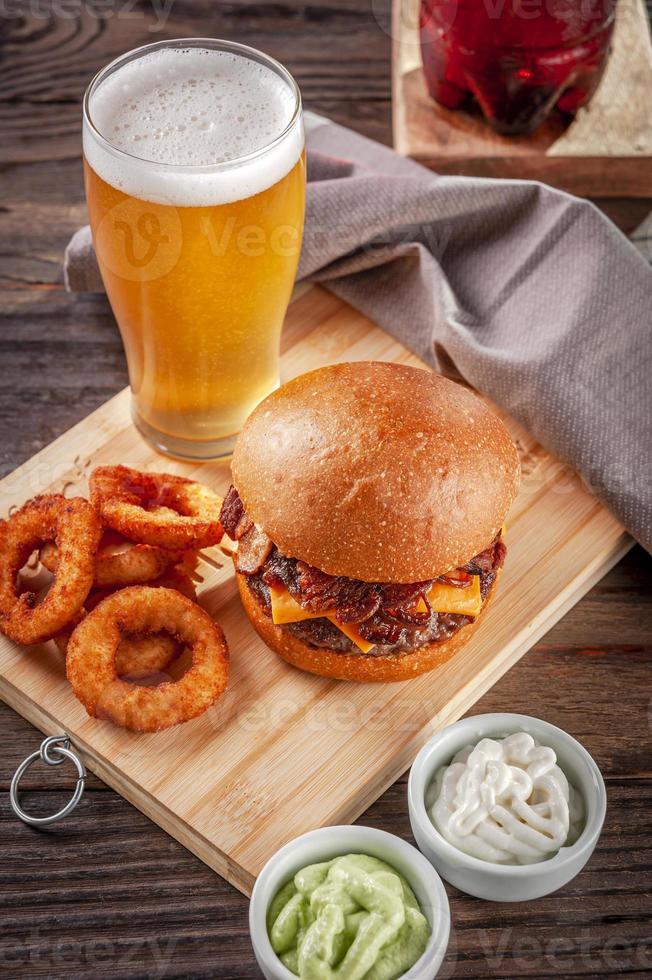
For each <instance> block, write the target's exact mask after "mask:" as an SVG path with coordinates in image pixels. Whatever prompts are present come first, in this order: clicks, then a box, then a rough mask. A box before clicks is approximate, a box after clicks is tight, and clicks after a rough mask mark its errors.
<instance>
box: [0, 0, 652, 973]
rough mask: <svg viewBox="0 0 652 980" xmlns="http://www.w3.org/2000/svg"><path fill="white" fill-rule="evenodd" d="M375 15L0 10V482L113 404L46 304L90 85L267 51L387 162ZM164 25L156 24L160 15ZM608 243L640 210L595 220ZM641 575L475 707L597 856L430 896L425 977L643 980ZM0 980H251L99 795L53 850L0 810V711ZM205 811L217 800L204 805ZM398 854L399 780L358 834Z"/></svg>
mask: <svg viewBox="0 0 652 980" xmlns="http://www.w3.org/2000/svg"><path fill="white" fill-rule="evenodd" d="M388 2H389V0H328V2H325V3H324V2H321V3H320V2H316V0H302V2H301V3H300V4H292V3H287V4H285V3H276V2H268V0H261V2H258V3H255V4H254V3H249V2H247V0H231V2H229V3H228V4H227V3H224V4H219V5H218V4H217V3H215V2H214V0H165V2H164V0H158V2H157V0H141V2H137V3H134V2H132V0H108V2H107V0H102V2H99V0H59V2H58V3H54V2H52V3H49V2H47V0H25V2H23V0H12V2H11V3H5V4H3V5H2V6H0V43H1V44H2V48H3V56H2V60H1V61H0V118H1V119H2V139H0V164H1V165H0V228H1V231H0V243H1V244H0V262H1V267H0V289H1V293H0V295H1V297H2V305H1V310H0V312H1V314H2V318H3V327H2V333H1V334H0V351H1V359H0V474H4V473H7V472H9V471H11V470H12V469H13V468H14V467H15V466H16V465H18V464H19V463H20V462H22V461H23V460H24V459H26V458H27V457H29V456H31V455H32V454H33V453H34V452H35V451H36V450H37V449H39V448H41V447H42V446H43V445H45V444H46V443H48V442H49V441H51V440H52V439H53V438H54V437H55V436H57V435H58V434H59V433H61V432H62V431H64V430H65V429H67V428H68V427H69V426H70V425H72V424H73V423H74V422H76V421H78V420H79V419H81V418H82V417H83V416H85V415H86V414H87V413H88V412H90V411H91V410H92V409H93V408H95V407H96V406H97V405H99V404H100V403H101V402H103V401H104V400H105V399H107V398H109V397H110V396H111V395H113V394H114V393H115V392H116V391H117V390H118V389H119V388H121V387H122V386H123V385H125V384H126V380H127V378H126V372H125V362H124V357H123V353H122V345H121V343H120V338H119V335H118V332H117V330H116V327H115V324H114V322H113V318H112V316H111V312H110V310H109V307H108V305H107V303H106V302H105V301H104V300H103V299H101V298H99V297H87V298H75V299H72V298H71V297H69V296H67V295H66V293H65V291H64V289H63V283H62V274H61V259H62V255H63V249H64V246H65V244H66V242H67V240H68V238H69V236H70V234H71V233H72V232H73V231H74V230H75V228H77V227H78V226H79V225H80V224H83V223H84V221H85V208H84V202H83V192H82V180H81V161H80V100H81V94H82V92H83V90H84V87H85V85H86V83H87V82H88V80H89V78H90V77H91V75H92V74H93V73H94V72H95V70H96V69H97V68H98V67H100V66H101V65H102V64H104V63H105V62H107V61H109V60H110V59H111V58H113V57H115V56H116V55H118V54H119V53H121V52H123V51H125V50H127V49H128V48H132V47H135V46H137V45H139V44H143V43H146V42H148V41H151V40H155V39H158V38H161V37H175V36H180V35H181V36H182V35H202V34H205V35H213V36H226V37H232V38H237V39H238V40H243V41H246V42H248V43H250V44H253V45H256V46H259V47H261V48H264V49H266V50H267V51H269V52H270V53H272V54H273V55H275V56H276V57H278V58H279V59H281V60H282V61H283V62H285V63H286V64H287V65H288V66H289V68H290V69H291V70H292V71H293V72H294V74H295V75H296V77H297V79H298V81H299V83H300V85H301V88H302V90H303V93H304V98H305V102H306V104H307V106H308V107H309V108H313V109H315V110H316V111H318V112H322V113H324V114H328V115H330V116H332V117H333V118H335V119H336V120H337V121H339V122H342V123H345V124H347V125H350V126H352V127H353V128H355V129H358V130H360V131H361V132H364V133H365V134H367V135H369V136H372V137H374V138H377V139H380V140H382V141H384V142H390V139H391V133H390V77H389V54H390V38H389V34H388V30H387V23H388ZM166 12H167V13H166ZM602 203H603V205H604V207H605V209H606V210H607V212H608V213H609V214H610V215H611V217H612V218H613V219H614V220H615V221H616V222H617V223H618V224H619V225H620V226H621V227H622V228H623V229H624V230H626V231H628V230H631V229H632V228H634V227H635V226H636V224H637V223H638V221H639V220H640V219H641V218H642V217H643V216H644V215H645V214H646V213H647V212H648V211H649V210H650V208H652V202H650V201H631V200H616V201H613V200H612V201H609V202H602ZM651 580H652V560H651V559H650V557H649V556H648V555H646V554H645V553H644V552H643V551H642V550H641V549H640V548H636V549H634V550H633V551H632V552H630V554H629V555H628V556H627V558H625V559H624V560H623V561H622V562H621V563H620V565H618V567H617V568H615V569H614V570H613V571H612V572H611V574H609V575H608V576H607V577H606V578H605V579H604V580H603V581H602V582H601V583H600V585H598V586H597V587H596V588H594V589H593V591H592V592H591V593H590V594H589V595H588V596H587V597H586V598H585V599H584V600H583V601H582V602H580V603H579V604H578V605H577V606H576V607H575V608H574V609H573V610H572V611H571V612H570V613H568V615H567V616H566V617H565V618H564V619H563V620H562V621H561V622H560V623H559V624H558V625H557V626H556V627H555V628H554V629H553V630H552V631H551V632H550V633H548V635H547V636H546V637H545V638H544V640H542V641H541V642H540V643H538V644H537V646H536V647H535V648H534V649H533V650H532V651H531V652H530V653H529V654H528V655H527V656H526V657H525V658H524V659H523V660H522V661H521V662H520V663H519V664H518V665H517V666H516V667H515V668H513V669H512V670H511V671H510V673H509V674H508V675H507V676H506V677H504V678H503V679H502V680H501V681H500V682H499V683H498V684H497V685H496V687H495V688H494V689H493V690H492V691H491V692H490V693H489V694H488V695H486V696H485V697H484V698H483V699H482V701H480V702H479V703H478V704H477V705H476V708H475V710H476V711H478V712H480V711H507V710H510V711H521V712H525V713H529V714H533V715H537V716H539V717H541V718H546V719H548V720H549V721H551V722H553V723H555V724H558V725H561V726H562V727H563V728H565V729H567V730H568V731H570V732H572V733H573V734H574V735H575V736H576V737H577V738H579V739H580V740H581V741H582V742H583V743H584V745H585V746H586V747H587V748H588V749H589V751H590V752H591V753H592V754H593V756H594V757H595V759H596V760H597V762H598V764H599V765H600V767H601V769H602V771H603V773H604V775H605V779H606V782H607V789H608V794H609V812H608V815H607V822H606V825H605V829H604V833H603V835H602V838H601V841H600V844H599V847H598V850H597V852H596V853H595V855H594V857H593V858H592V860H591V861H590V863H589V865H588V867H587V868H586V869H585V870H584V872H583V873H582V874H581V875H580V877H579V878H578V879H576V880H575V881H574V882H572V883H571V884H570V885H569V886H568V887H566V888H564V889H563V890H562V891H561V892H559V893H558V894H556V895H554V896H552V897H551V898H547V899H542V900H540V901H538V902H535V903H533V904H531V905H526V906H522V905H491V904H488V903H485V902H480V901H477V900H474V899H470V898H467V897H465V896H463V895H461V894H459V893H458V892H456V891H455V890H454V889H452V888H449V889H448V891H449V895H450V898H451V904H452V916H453V922H454V931H453V935H452V941H451V946H450V952H449V956H448V959H447V966H446V970H445V973H444V975H447V976H452V975H455V976H459V977H477V978H480V977H499V978H504V980H506V978H511V977H523V976H528V977H537V978H544V977H576V976H585V977H590V976H615V975H618V974H621V973H622V974H628V975H629V976H630V977H644V976H649V975H650V972H651V971H652V929H651V927H650V919H651V913H652V896H651V895H650V866H651V849H652V822H651V817H650V798H651V795H652V792H651V782H650V772H649V759H650V748H651V747H652V737H651V734H650V728H651V723H652V706H651V702H650V686H649V676H650V675H649V666H650V664H649V661H650V654H651V653H652V598H651V590H650V581H651ZM0 739H1V742H0V744H1V746H2V747H1V749H0V756H1V758H2V762H1V764H0V793H1V795H0V826H1V835H0V848H1V851H0V853H1V865H0V867H1V870H0V880H1V881H2V889H1V893H0V908H1V911H0V974H1V975H3V976H7V977H18V976H30V977H37V976H38V977H41V976H44V977H90V976H101V977H162V976H166V977H181V976H183V977H212V978H217V977H220V978H234V980H246V978H250V977H259V976H260V974H259V971H258V970H257V968H256V965H255V963H254V960H253V955H252V951H251V947H250V944H249V937H248V931H247V902H246V900H245V899H244V898H243V897H242V896H241V895H240V894H238V893H237V892H236V891H235V890H234V889H233V888H232V887H230V886H229V885H227V884H226V883H225V882H223V881H222V880H221V879H220V878H218V877H217V876H216V875H214V874H213V873H212V872H211V871H209V870H208V868H206V867H205V866H204V865H202V864H201V863H200V862H199V861H197V860H196V859H195V858H194V857H193V856H192V855H191V854H189V853H188V852H187V851H185V850H184V849H183V847H181V846H180V845H179V844H177V843H176V842H175V841H173V840H171V839H170V838H169V837H168V836H167V835H166V834H165V833H163V831H161V830H159V829H158V828H157V827H156V826H155V825H154V824H151V823H150V822H149V821H148V820H147V819H146V818H145V817H143V816H142V815H141V814H140V813H138V812H137V811H136V810H134V809H133V808H132V807H131V806H130V805H129V804H128V803H126V802H125V801H124V800H122V799H121V798H120V797H119V796H117V795H116V794H115V793H114V792H112V791H111V790H109V789H108V788H107V787H106V786H104V785H103V784H102V783H101V782H100V781H99V780H98V779H95V778H91V779H90V780H89V787H88V792H87V794H86V797H85V800H84V802H83V805H82V806H81V807H80V808H79V810H78V811H77V812H76V814H74V815H73V816H72V817H71V818H70V819H69V820H67V821H66V822H65V824H63V825H62V826H61V827H60V828H59V829H57V830H54V831H52V832H51V833H38V832H35V831H33V830H31V829H29V828H28V827H26V826H23V825H22V824H21V823H19V822H18V821H17V820H15V819H14V818H13V816H12V815H11V813H10V810H9V804H8V798H7V789H8V784H9V780H10V777H11V774H12V773H13V771H14V769H15V768H16V766H17V765H18V763H19V762H20V761H21V760H22V759H23V758H24V757H25V756H26V755H27V754H28V753H30V752H32V751H33V750H34V748H35V747H36V746H37V745H38V743H39V741H40V737H39V733H38V732H36V731H35V730H34V729H33V728H32V727H31V726H30V725H28V724H27V723H26V722H25V721H23V720H22V719H21V718H20V717H19V716H18V715H16V714H14V713H13V712H12V711H11V710H10V709H9V708H7V707H5V706H4V705H0ZM31 786H32V787H33V788H34V789H35V790H38V791H39V792H37V793H35V794H34V795H33V797H32V798H31V805H32V807H34V808H38V809H40V810H42V811H43V812H46V811H48V812H49V811H51V810H53V809H56V808H58V806H59V805H61V803H62V801H63V800H64V798H66V796H67V788H68V786H69V783H68V781H67V779H66V776H65V774H63V773H61V774H60V773H59V772H58V771H55V773H54V775H52V774H51V773H48V774H47V779H45V778H43V773H41V772H36V773H35V776H34V779H33V780H32V783H31ZM215 805H216V806H219V800H216V801H215ZM362 821H363V822H364V823H369V824H371V825H373V826H376V827H382V828H384V829H386V830H391V831H393V832H394V833H397V834H400V835H402V836H403V837H405V838H407V839H410V836H411V835H410V830H409V824H408V818H407V807H406V798H405V779H401V780H399V781H398V782H397V783H396V784H395V785H394V786H393V787H392V788H391V789H390V790H388V792H387V793H385V795H384V796H383V797H382V798H381V799H380V800H379V801H378V802H377V803H376V804H375V805H374V806H372V807H371V808H370V809H369V810H368V811H367V813H366V814H365V815H364V817H363V818H362Z"/></svg>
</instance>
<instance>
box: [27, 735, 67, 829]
mask: <svg viewBox="0 0 652 980" xmlns="http://www.w3.org/2000/svg"><path fill="white" fill-rule="evenodd" d="M37 759H42V761H43V762H45V763H46V764H47V765H48V766H60V765H61V763H62V762H65V761H66V759H69V760H70V761H71V762H72V763H74V765H75V768H76V769H77V785H76V786H75V791H74V793H73V794H72V797H71V798H70V799H69V800H68V802H67V803H66V805H65V806H64V807H62V809H61V810H58V811H57V812H56V813H53V814H51V815H50V816H49V817H32V816H30V814H29V813H25V811H24V810H23V808H22V807H21V805H20V803H19V802H18V784H19V783H20V781H21V779H22V778H23V776H24V775H25V773H26V772H27V770H28V769H29V767H30V766H31V765H32V763H33V762H36V760H37ZM85 779H86V769H85V768H84V764H83V762H82V761H81V759H80V758H79V756H78V755H76V753H75V752H73V751H72V750H71V748H70V736H69V735H50V736H49V737H48V738H45V739H43V741H42V742H41V747H40V749H39V750H38V752H32V754H31V755H28V756H27V758H26V759H25V760H24V761H23V762H21V764H20V765H19V766H18V769H16V772H15V773H14V778H13V779H12V780H11V786H10V787H9V799H10V801H11V807H12V810H13V811H14V813H15V814H16V816H17V817H20V819H21V820H22V821H23V822H24V823H28V824H30V825H31V826H32V827H47V826H48V825H49V824H52V823H57V821H59V820H63V818H64V817H67V816H68V814H69V813H72V811H73V810H74V809H75V807H76V806H77V804H78V803H79V801H80V800H81V798H82V794H83V792H84V780H85Z"/></svg>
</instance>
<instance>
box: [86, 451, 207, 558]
mask: <svg viewBox="0 0 652 980" xmlns="http://www.w3.org/2000/svg"><path fill="white" fill-rule="evenodd" d="M89 487H90V498H91V503H92V504H93V505H94V507H96V509H97V510H98V511H99V513H100V514H101V516H102V519H103V520H104V523H105V524H107V525H108V526H109V527H112V528H114V530H116V531H119V532H120V533H121V534H124V535H125V537H127V538H130V539H131V540H132V541H137V542H138V543H140V544H149V545H156V546H158V547H160V548H167V549H169V550H170V551H175V550H176V551H183V550H186V549H189V548H205V547H208V546H210V545H213V544H219V542H220V541H221V539H222V535H223V531H222V525H221V524H220V510H221V508H222V499H221V497H219V496H218V495H217V494H216V493H214V491H213V490H211V489H210V487H207V486H204V484H202V483H196V482H195V481H194V480H187V479H186V478H185V477H182V476H173V475H171V474H167V473H140V472H139V471H138V470H132V469H129V467H127V466H98V468H97V469H95V470H93V472H92V473H91V476H90V480H89Z"/></svg>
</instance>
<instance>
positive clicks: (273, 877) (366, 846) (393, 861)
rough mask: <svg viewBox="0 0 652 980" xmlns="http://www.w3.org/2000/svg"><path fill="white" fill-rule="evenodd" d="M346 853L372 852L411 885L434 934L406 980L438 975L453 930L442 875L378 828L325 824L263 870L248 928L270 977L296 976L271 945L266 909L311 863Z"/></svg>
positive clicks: (426, 979) (286, 979)
mask: <svg viewBox="0 0 652 980" xmlns="http://www.w3.org/2000/svg"><path fill="white" fill-rule="evenodd" d="M343 854H369V855H370V856H371V857H376V858H379V859H380V860H381V861H386V862H387V864H389V865H390V866H391V867H393V868H396V870H397V871H398V872H400V873H401V874H402V875H403V877H404V878H405V879H406V881H407V882H408V883H409V884H410V886H411V888H412V890H413V891H414V894H415V895H416V897H417V901H418V902H419V905H420V906H421V910H422V912H423V914H424V915H425V916H426V918H427V919H428V921H429V922H430V926H431V928H432V935H431V936H430V941H429V943H428V946H427V947H426V950H425V952H424V954H423V956H422V957H421V958H420V959H419V960H417V962H416V963H415V964H414V966H413V967H411V968H410V969H409V970H408V972H407V973H404V974H403V975H402V977H401V980H433V978H434V977H436V976H437V973H438V971H439V967H440V966H441V962H442V960H443V958H444V954H445V953H446V947H447V946H448V936H449V932H450V911H449V908H448V898H447V897H446V892H445V890H444V886H443V884H442V881H441V878H440V877H439V875H438V874H437V872H436V871H435V870H434V868H433V867H432V865H431V864H430V863H429V862H428V861H426V859H425V858H424V856H423V855H422V854H419V852H418V851H417V849H416V848H415V847H412V845H411V844H408V843H407V842H406V841H404V840H401V838H400V837H395V836H394V834H388V833H386V832H385V831H384V830H376V829H375V828H373V827H322V828H321V829H319V830H312V831H310V833H307V834H303V836H302V837H297V838H296V839H295V840H293V841H290V843H289V844H286V845H285V847H282V848H281V849H280V851H277V852H276V854H274V855H273V857H271V858H270V859H269V861H268V862H267V864H266V865H265V867H264V868H263V870H262V871H261V872H260V874H259V875H258V878H257V879H256V884H255V885H254V890H253V892H252V895H251V904H250V905H249V931H250V933H251V941H252V944H253V947H254V953H255V955H256V960H257V961H258V965H259V967H260V969H261V970H262V972H263V973H264V975H265V977H266V978H267V980H297V978H296V976H295V974H294V973H291V972H290V971H289V970H288V969H287V967H286V966H284V965H283V963H281V961H280V960H279V958H278V957H277V955H276V953H275V952H274V950H273V949H272V944H271V943H270V941H269V936H268V933H267V910H268V908H269V905H270V903H271V901H272V899H273V898H274V896H275V895H276V893H277V892H278V891H279V889H280V888H282V886H283V885H284V884H285V883H286V882H287V881H289V880H290V878H292V877H293V875H295V874H296V872H297V871H300V870H301V868H305V867H306V866H307V865H310V864H315V863H316V862H318V861H329V860H331V859H332V858H334V857H339V856H340V855H343Z"/></svg>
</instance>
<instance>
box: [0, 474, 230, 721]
mask: <svg viewBox="0 0 652 980" xmlns="http://www.w3.org/2000/svg"><path fill="white" fill-rule="evenodd" d="M89 483H90V491H91V492H90V497H91V500H90V502H89V501H88V500H86V499H84V498H83V497H73V498H66V497H64V496H62V495H60V494H49V495H44V496H41V497H36V498H35V499H33V500H29V501H28V502H27V503H26V504H24V506H23V507H21V508H20V509H19V510H17V511H16V512H15V513H13V514H12V515H11V516H10V517H8V518H7V519H6V520H0V632H2V633H5V634H6V635H7V636H8V637H10V638H11V639H12V640H14V641H15V642H17V643H21V644H25V645H29V644H34V643H42V642H45V641H47V640H54V641H55V643H56V645H57V646H58V647H59V649H60V650H61V652H62V653H63V654H64V655H65V658H66V672H67V675H68V678H69V680H70V682H71V685H72V688H73V692H74V693H75V695H76V696H77V697H78V698H79V700H80V701H81V702H82V704H84V706H85V707H86V709H87V710H88V712H89V714H91V715H93V716H95V717H99V718H104V719H107V720H110V721H112V722H113V723H114V724H116V725H121V726H123V727H125V728H128V729H130V730H132V731H147V732H153V731H159V730H161V729H163V728H169V727H170V726H171V725H177V724H179V723H180V722H183V721H188V720H189V719H191V718H194V717H196V716H197V715H199V714H201V713H202V712H203V711H205V710H206V709H207V708H208V707H210V705H211V704H213V703H214V702H215V701H216V700H217V699H218V698H219V697H220V696H221V694H222V693H223V691H224V689H225V687H226V683H227V679H228V671H229V655H228V648H227V645H226V641H225V639H224V634H223V633H222V630H221V629H220V627H219V626H218V625H217V624H216V623H215V622H214V621H213V619H212V618H211V617H210V616H209V615H208V613H206V612H205V611H204V610H203V609H201V608H200V606H199V605H198V604H197V593H196V589H195V582H194V580H193V579H194V578H197V573H196V566H197V563H198V560H199V556H198V554H197V551H198V549H199V548H204V547H207V546H208V545H211V544H216V543H219V541H220V540H221V538H222V527H221V525H220V522H219V512H220V508H221V500H220V498H219V497H218V496H217V495H216V494H215V493H214V492H213V491H212V490H211V489H210V488H209V487H206V486H203V485H202V484H199V483H196V482H195V481H193V480H187V479H185V478H182V477H178V476H173V475H168V474H165V473H156V474H149V473H140V472H138V471H137V470H133V469H128V468H127V467H124V466H103V467H99V468H98V469H97V470H95V471H94V472H93V473H91V477H90V481H89ZM39 559H40V561H39ZM39 568H41V570H42V571H41V572H39V571H38V569H39ZM45 569H47V572H46V571H45ZM48 572H50V573H51V575H50V576H48ZM43 576H45V577H46V578H47V579H49V581H48V582H47V583H46V584H44V585H43ZM39 583H40V584H42V585H43V587H42V588H39ZM188 656H189V657H190V661H191V662H190V666H189V667H188V668H187V670H186V671H185V673H184V672H182V671H181V670H180V665H182V664H183V663H184V662H185V661H186V660H187V659H188Z"/></svg>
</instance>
